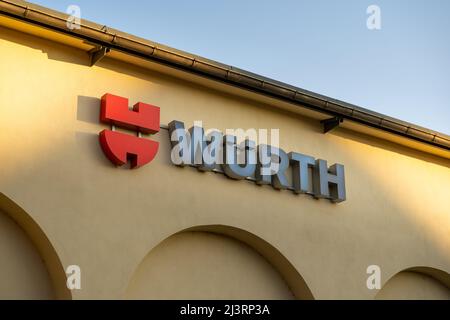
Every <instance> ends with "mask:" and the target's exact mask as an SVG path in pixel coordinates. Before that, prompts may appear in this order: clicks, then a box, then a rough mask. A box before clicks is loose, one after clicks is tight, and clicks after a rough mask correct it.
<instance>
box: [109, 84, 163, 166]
mask: <svg viewBox="0 0 450 320" xmlns="http://www.w3.org/2000/svg"><path fill="white" fill-rule="evenodd" d="M159 119H160V118H159V107H156V106H153V105H150V104H145V103H142V102H138V103H136V104H135V105H134V106H133V109H132V110H130V109H129V108H128V99H127V98H123V97H118V96H115V95H112V94H110V93H107V94H105V95H104V96H103V97H102V102H101V109H100V121H101V122H104V123H108V124H110V125H111V126H118V127H122V128H126V129H131V130H135V131H136V132H137V133H138V134H139V133H140V132H142V133H150V134H154V133H157V132H158V131H159ZM100 145H101V146H102V149H103V152H104V153H105V155H106V156H107V157H108V159H109V160H111V162H112V163H114V164H115V165H117V166H121V165H123V164H125V163H126V162H127V161H128V160H130V161H131V168H139V167H140V166H143V165H145V164H147V163H149V162H150V161H152V160H153V159H154V158H155V156H156V153H157V152H158V147H159V143H158V142H156V141H153V140H149V139H145V138H141V137H139V136H138V137H136V136H132V135H129V134H125V133H121V132H117V131H113V130H107V129H105V130H103V131H102V132H100Z"/></svg>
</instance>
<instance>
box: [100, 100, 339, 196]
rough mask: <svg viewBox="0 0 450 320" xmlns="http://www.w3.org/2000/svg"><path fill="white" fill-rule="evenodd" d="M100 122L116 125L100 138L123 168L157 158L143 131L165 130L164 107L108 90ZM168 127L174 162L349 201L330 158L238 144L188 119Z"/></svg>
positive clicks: (246, 142)
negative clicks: (132, 101) (123, 130)
mask: <svg viewBox="0 0 450 320" xmlns="http://www.w3.org/2000/svg"><path fill="white" fill-rule="evenodd" d="M100 121H101V122H104V123H108V124H110V125H111V129H112V130H107V129H105V130H103V131H102V132H100V137H99V138H100V144H101V147H102V149H103V152H104V153H105V155H106V156H107V157H108V159H109V160H111V162H112V163H114V164H115V165H117V166H121V165H123V164H125V163H126V162H127V161H128V160H130V161H131V168H138V167H140V166H143V165H144V164H146V163H149V162H150V161H152V160H153V159H154V158H155V156H156V153H157V152H158V147H159V144H158V142H156V141H153V140H150V139H147V138H142V137H141V136H140V133H148V134H154V133H157V132H159V127H160V124H159V121H160V110H159V108H158V107H156V106H153V105H150V104H145V103H142V102H138V103H136V104H135V105H134V106H133V109H130V108H129V107H128V99H126V98H122V97H118V96H115V95H112V94H109V93H107V94H105V95H104V96H103V97H102V99H101V109H100ZM114 126H118V127H121V128H126V129H130V130H134V131H136V132H137V136H133V135H130V134H126V133H121V132H117V131H114ZM168 128H169V139H170V143H171V145H172V150H171V160H172V163H173V164H175V165H178V166H186V165H189V166H193V167H196V168H197V169H198V170H200V171H213V170H214V171H215V172H222V173H224V174H225V175H226V176H227V177H229V178H231V179H235V180H244V179H246V180H252V181H255V183H256V184H268V185H272V187H273V188H275V189H289V190H292V191H294V192H295V193H305V194H309V195H313V196H314V197H316V198H326V199H329V200H331V201H333V202H342V201H345V200H346V193H345V177H344V166H343V165H341V164H337V163H336V164H334V165H332V166H330V167H328V165H327V162H326V161H325V160H322V159H315V158H313V157H310V156H308V155H304V154H301V153H297V152H289V153H286V152H285V151H284V150H283V149H281V148H277V147H274V146H271V145H266V144H259V145H256V143H255V142H254V141H252V140H250V139H245V140H244V141H243V142H241V143H238V142H237V138H236V136H234V135H224V134H222V132H219V131H217V130H213V131H211V132H209V133H208V134H205V130H204V129H203V127H202V126H201V125H200V126H194V127H192V128H190V129H189V130H186V129H185V127H184V123H183V122H181V121H176V120H174V121H172V122H170V123H169V125H168ZM289 177H290V178H291V179H290V180H291V181H292V183H290V182H289V179H288V178H289Z"/></svg>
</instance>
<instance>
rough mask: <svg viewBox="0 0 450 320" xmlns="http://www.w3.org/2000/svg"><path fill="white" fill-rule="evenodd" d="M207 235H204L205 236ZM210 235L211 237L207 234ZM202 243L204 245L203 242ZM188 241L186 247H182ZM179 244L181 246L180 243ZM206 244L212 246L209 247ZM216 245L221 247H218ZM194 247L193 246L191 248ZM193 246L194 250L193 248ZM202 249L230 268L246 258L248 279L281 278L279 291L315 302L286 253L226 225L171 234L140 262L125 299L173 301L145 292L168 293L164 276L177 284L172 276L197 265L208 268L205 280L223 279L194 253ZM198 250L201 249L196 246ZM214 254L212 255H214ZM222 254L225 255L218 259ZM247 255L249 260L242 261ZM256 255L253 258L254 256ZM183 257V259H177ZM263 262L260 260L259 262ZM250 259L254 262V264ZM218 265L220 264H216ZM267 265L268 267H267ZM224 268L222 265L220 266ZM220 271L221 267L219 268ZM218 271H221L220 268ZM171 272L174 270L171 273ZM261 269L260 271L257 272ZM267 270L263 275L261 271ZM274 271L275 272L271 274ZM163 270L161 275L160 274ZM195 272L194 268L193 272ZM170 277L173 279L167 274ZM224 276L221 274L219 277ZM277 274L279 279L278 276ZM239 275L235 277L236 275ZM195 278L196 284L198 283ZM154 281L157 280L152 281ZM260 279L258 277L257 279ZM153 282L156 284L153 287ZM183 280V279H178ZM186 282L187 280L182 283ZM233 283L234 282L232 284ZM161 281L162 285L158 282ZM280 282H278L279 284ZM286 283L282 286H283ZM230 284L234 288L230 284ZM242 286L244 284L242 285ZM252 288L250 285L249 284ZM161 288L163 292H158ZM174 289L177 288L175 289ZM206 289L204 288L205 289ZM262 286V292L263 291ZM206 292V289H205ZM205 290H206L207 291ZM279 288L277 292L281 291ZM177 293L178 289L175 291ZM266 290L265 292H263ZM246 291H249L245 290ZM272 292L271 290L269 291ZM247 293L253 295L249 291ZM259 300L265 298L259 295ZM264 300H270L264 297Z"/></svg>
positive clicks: (211, 266)
mask: <svg viewBox="0 0 450 320" xmlns="http://www.w3.org/2000/svg"><path fill="white" fill-rule="evenodd" d="M188 234H198V236H197V244H195V242H191V240H190V239H192V236H191V237H190V238H189V237H188ZM201 234H203V235H204V236H201ZM206 234H208V235H210V236H209V238H208V237H206V236H205V235H206ZM215 237H221V238H223V239H225V238H226V239H230V241H233V242H235V244H232V243H230V242H229V244H226V242H225V241H222V242H218V239H215ZM200 241H202V242H200ZM182 242H184V244H182ZM176 243H178V244H176ZM206 243H209V244H208V245H206ZM214 243H216V244H217V245H214ZM191 244H192V246H191ZM189 246H191V247H189ZM196 246H199V247H201V248H200V250H199V251H201V250H208V251H209V253H208V254H207V257H212V259H217V260H219V261H220V263H224V264H228V263H230V265H227V267H229V268H230V269H232V268H234V269H236V266H232V264H233V263H234V262H235V261H237V262H236V263H237V264H238V265H239V263H242V261H243V260H245V259H246V263H244V264H241V265H239V267H241V270H239V271H242V272H244V273H246V274H247V275H248V277H256V276H255V274H259V275H260V276H261V275H263V276H262V277H266V278H271V279H272V280H270V281H273V279H274V278H276V277H278V278H279V282H277V281H276V280H275V281H274V282H273V284H274V286H275V287H277V288H278V289H279V288H280V287H282V286H285V288H286V290H287V291H289V294H290V298H291V299H292V298H294V299H304V300H309V299H314V297H313V294H312V292H311V290H310V289H309V287H308V285H307V284H306V282H305V280H304V279H303V277H302V276H301V275H300V273H299V272H298V271H297V270H296V269H295V268H294V266H293V265H292V264H291V263H290V262H289V261H288V260H287V259H286V257H284V256H283V254H282V253H280V251H279V250H277V249H276V248H275V247H274V246H272V245H271V244H269V243H268V242H267V241H265V240H263V239H262V238H260V237H258V236H256V235H254V234H252V233H250V232H248V231H245V230H242V229H239V228H236V227H231V226H225V225H203V226H196V227H191V228H187V229H184V230H182V231H180V232H177V233H175V234H174V235H171V236H169V237H167V238H166V239H164V240H163V241H161V242H160V243H159V244H158V245H157V246H155V247H154V248H153V249H152V250H150V252H149V253H148V254H147V255H146V257H145V258H144V259H143V260H142V261H141V262H140V263H139V265H138V267H137V268H136V270H135V271H134V272H133V274H132V276H131V279H130V281H129V284H128V287H127V289H126V293H125V298H131V299H142V298H152V299H155V298H156V299H160V298H161V299H165V298H173V295H171V296H170V297H167V296H164V294H162V295H160V294H158V295H153V293H151V294H150V297H148V296H145V294H143V292H144V291H145V290H147V289H146V288H149V287H151V286H152V290H161V291H164V290H166V289H167V288H164V283H162V281H166V280H161V277H164V278H165V279H168V280H167V281H169V282H175V281H177V280H176V279H171V278H170V274H172V275H174V278H176V277H179V276H180V275H179V274H178V273H180V272H182V271H183V268H185V267H186V264H187V267H186V268H195V266H200V268H207V270H205V277H208V275H207V274H209V275H211V272H213V273H212V274H214V272H216V273H215V274H214V275H216V276H223V275H222V272H223V270H224V269H221V270H216V271H211V268H213V270H215V269H214V268H215V267H216V268H217V267H218V266H217V264H216V265H215V267H214V263H212V261H208V258H207V257H205V256H201V255H197V252H195V251H191V250H195V248H192V247H196ZM232 247H234V248H239V249H238V250H240V251H239V252H237V251H236V252H235V251H233V250H235V249H232ZM196 248H198V247H196ZM181 250H184V251H183V254H180V255H178V254H177V253H174V252H175V251H178V252H181ZM189 252H193V253H194V255H196V257H191V256H189ZM211 254H212V255H211ZM218 255H221V256H218ZM245 255H247V258H245V259H241V258H242V257H244V256H245ZM168 256H171V257H170V258H167V257H168ZM186 256H187V257H189V258H188V259H187V260H189V261H187V262H186V261H184V259H185V258H186ZM250 256H252V257H250ZM178 257H179V259H180V260H177V259H178ZM198 258H201V259H202V261H198ZM163 259H166V260H170V261H169V262H166V263H161V262H160V260H163ZM191 259H197V260H191ZM258 259H260V260H258ZM250 260H251V261H253V262H251V263H250ZM216 262H217V261H216ZM155 265H157V266H155ZM264 265H266V266H264ZM220 266H221V265H220ZM252 267H255V269H253V270H252ZM152 268H157V269H154V270H151V271H149V270H148V269H152ZM219 268H220V267H219ZM219 268H218V269H219ZM168 269H170V270H169V271H168ZM256 269H258V270H256ZM263 269H264V270H265V271H264V272H262V271H261V270H263ZM268 269H270V270H271V271H269V270H268ZM161 270H164V271H162V272H161V273H164V274H159V272H160V271H161ZM191 270H192V269H191ZM167 273H168V274H169V276H168V275H167ZM219 274H220V275H219ZM225 274H226V272H225ZM275 274H276V276H274V275H275ZM233 275H235V274H233ZM239 277H241V279H244V280H245V281H246V280H247V279H246V278H245V275H244V278H242V274H241V275H237V277H236V278H238V279H239ZM194 278H195V277H193V279H192V281H194V282H195V281H196V280H195V279H194ZM236 278H234V279H233V281H236ZM152 279H153V280H152ZM255 279H256V278H255ZM260 279H261V282H264V281H266V280H268V279H264V278H260ZM152 281H154V282H153V284H152ZM178 281H180V280H178ZM181 281H183V280H181ZM231 281H232V280H231V279H230V282H231ZM155 282H158V283H155ZM275 282H277V283H275ZM281 282H282V283H283V284H282V285H281V284H280V283H281ZM226 284H227V285H231V284H229V283H227V282H226ZM184 285H186V286H188V287H189V286H191V285H192V284H191V283H188V284H184ZM240 285H241V286H242V285H243V284H240ZM247 285H248V283H247ZM158 286H159V288H160V289H157V287H158ZM170 286H173V284H172V283H171V284H170ZM192 287H193V288H197V287H196V285H195V284H193V285H192ZM173 288H176V286H174V287H173ZM202 288H203V287H202ZM241 288H243V289H246V288H247V287H245V286H244V287H241ZM262 288H263V286H262V287H260V289H262ZM203 289H204V288H203ZM203 289H202V290H203ZM278 289H277V290H278ZM171 290H172V291H170V292H173V290H176V289H171ZM208 290H213V289H212V288H207V289H206V291H207V292H208ZM262 290H264V289H262ZM244 291H245V290H244ZM268 291H270V289H269V290H268ZM246 292H249V291H248V290H247V291H246ZM211 296H212V298H217V295H214V294H212V295H209V294H205V296H195V297H194V299H201V298H203V299H205V298H206V299H208V298H211ZM179 298H180V299H190V298H191V297H189V296H188V297H185V296H181V297H175V299H179ZM227 298H229V297H223V296H219V299H227ZM257 298H261V297H260V296H258V297H257ZM285 298H287V297H286V296H283V295H278V296H277V297H275V298H274V297H270V299H285ZM238 299H252V297H242V296H239V297H238ZM262 299H266V298H265V297H263V298H262Z"/></svg>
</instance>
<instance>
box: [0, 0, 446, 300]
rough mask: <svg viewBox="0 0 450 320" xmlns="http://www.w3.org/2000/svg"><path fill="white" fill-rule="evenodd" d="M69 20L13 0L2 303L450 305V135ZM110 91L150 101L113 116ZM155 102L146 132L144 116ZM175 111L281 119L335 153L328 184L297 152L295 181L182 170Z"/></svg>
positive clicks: (0, 139) (5, 52) (318, 152)
mask: <svg viewBox="0 0 450 320" xmlns="http://www.w3.org/2000/svg"><path fill="white" fill-rule="evenodd" d="M66 21H67V17H66V16H65V15H63V14H60V13H57V12H54V11H51V10H49V9H45V8H42V7H39V6H35V5H31V4H25V3H24V2H21V1H0V128H1V130H0V150H1V151H0V152H1V155H2V156H1V161H0V164H1V169H0V230H1V231H0V239H1V240H0V254H1V256H2V259H1V260H0V270H1V271H2V272H0V298H2V299H14V298H19V299H21V298H23V299H52V298H56V299H128V298H131V299H135V298H137V299H180V298H181V299H422V298H423V299H449V298H450V275H449V272H450V169H449V168H450V140H449V137H448V136H446V135H444V134H441V133H437V132H434V131H431V130H428V129H424V128H420V127H418V126H414V125H412V124H408V123H405V122H403V121H400V120H397V119H392V118H389V117H386V116H384V115H380V114H377V113H374V112H372V111H369V110H366V109H362V108H359V107H356V106H352V105H349V104H345V103H343V102H339V101H336V100H333V99H330V98H328V97H323V96H320V95H317V94H314V93H311V92H307V91H304V90H301V89H299V88H294V87H291V86H288V85H285V84H282V83H279V82H276V81H273V80H270V79H266V78H263V77H261V76H258V75H254V74H251V73H248V72H245V71H243V70H239V69H236V68H232V67H229V66H226V65H223V64H220V63H217V62H214V61H210V60H207V59H204V58H201V57H196V56H193V55H190V54H188V53H183V52H180V51H177V50H174V49H171V48H167V47H165V46H161V45H159V44H155V43H153V42H150V41H147V40H144V39H139V38H136V37H133V36H131V35H127V34H125V33H122V32H119V31H116V30H113V29H110V28H105V27H104V26H99V25H97V24H94V23H90V22H87V21H82V22H81V25H80V26H79V27H80V28H78V29H77V28H75V29H70V28H68V27H67V26H66ZM105 94H111V95H113V96H117V97H123V98H126V99H128V102H126V103H127V105H126V107H128V105H129V106H132V105H134V104H136V103H138V102H140V103H142V105H141V107H140V109H139V110H138V109H135V110H134V113H133V114H131V113H129V114H128V115H130V118H129V119H127V120H126V121H125V120H124V121H120V119H118V118H114V117H115V116H114V115H105V116H104V117H103V118H102V117H101V116H100V113H101V109H102V97H104V96H105ZM144 104H145V105H144ZM149 105H151V106H154V107H157V108H158V109H157V110H158V112H159V114H158V115H156V113H152V116H151V118H152V119H153V120H154V119H157V120H158V123H157V128H154V127H152V128H153V129H152V130H150V129H149V130H147V131H146V130H143V128H146V125H145V124H139V123H138V122H139V120H138V119H134V118H133V119H132V117H133V116H134V115H136V114H138V113H139V112H141V111H142V113H141V114H143V112H144V111H143V110H146V109H145V108H146V107H148V106H149ZM105 108H107V107H105ZM149 108H150V107H149ZM149 110H150V109H149ZM155 110H156V109H155ZM122 111H124V110H122ZM128 112H132V111H128ZM124 114H127V112H126V111H124ZM118 117H119V118H120V116H118ZM173 121H178V122H182V123H183V124H184V126H185V129H186V130H187V129H188V128H190V127H191V126H193V125H194V122H196V121H202V125H203V127H204V129H205V130H206V129H210V128H215V129H217V130H219V131H221V132H226V130H227V129H229V128H242V129H244V130H247V129H250V128H254V129H257V130H259V129H267V130H269V131H270V130H271V129H279V147H280V148H281V149H283V150H284V151H285V152H286V154H289V152H294V153H298V154H301V155H308V156H310V157H311V158H313V160H314V161H318V160H320V159H321V160H326V163H325V165H326V167H325V173H323V172H322V176H317V177H318V178H317V179H318V180H317V181H318V182H317V183H318V184H319V185H320V184H321V183H325V184H324V188H326V189H327V188H329V190H328V191H329V194H328V195H327V194H324V193H321V192H319V191H318V190H319V189H317V188H320V186H318V185H315V184H314V182H313V181H314V179H315V178H314V177H315V174H316V172H318V171H317V170H318V166H319V164H318V163H319V162H314V163H313V164H311V165H309V167H310V168H309V169H307V170H308V173H310V174H309V175H307V176H309V177H308V183H307V184H306V187H305V188H306V189H305V190H303V189H301V188H300V186H297V187H296V186H295V181H294V180H295V177H296V174H297V175H298V174H299V173H298V172H297V173H296V171H295V170H296V169H295V162H293V160H292V158H290V160H289V161H290V164H291V166H290V168H289V169H286V170H287V171H286V172H287V173H286V178H287V183H288V187H287V188H284V185H283V183H281V182H279V181H278V182H274V181H275V180H274V179H272V180H270V178H269V184H273V185H274V187H272V186H270V185H266V184H265V183H257V182H258V181H261V180H258V177H256V176H251V177H250V176H249V177H244V179H241V178H239V177H235V178H234V179H233V178H230V174H229V173H227V172H225V171H226V170H220V168H221V167H220V166H219V167H217V168H215V169H214V170H210V171H208V170H206V171H204V170H199V169H198V168H195V166H189V165H186V166H179V165H175V164H174V163H173V158H172V147H173V146H172V145H173V142H172V143H171V134H170V133H173V130H171V128H170V125H169V124H171V123H172V124H173ZM127 123H128V124H131V125H130V126H127V125H126V124H127ZM103 130H106V132H113V133H112V134H111V135H114V134H117V135H118V136H121V137H126V138H123V139H124V140H120V139H119V140H114V139H115V138H110V139H112V140H108V138H105V139H106V140H105V141H106V142H104V144H102V143H101V139H100V138H99V137H100V136H101V135H100V133H101V132H102V131H103ZM324 131H327V132H326V133H324ZM128 137H133V139H132V138H128ZM126 139H130V142H129V144H127V143H128V142H125V140H126ZM136 139H137V140H138V141H141V142H142V141H143V140H145V141H146V142H145V143H149V142H148V141H152V142H155V144H154V145H155V146H156V147H155V148H156V149H157V150H156V151H155V153H154V154H153V155H149V156H148V158H146V156H147V155H146V152H147V151H145V150H148V149H145V148H146V145H144V143H141V142H136V144H134V143H135V142H133V141H135V140H136ZM131 140H132V141H131ZM126 141H128V140H126ZM140 143H141V144H142V148H144V151H142V153H139V152H141V151H140V150H134V151H132V150H131V149H132V148H134V147H136V148H138V149H139V148H140V147H139V146H138V145H140ZM115 144H116V145H115ZM120 148H124V149H123V150H121V151H117V150H118V149H120ZM127 148H128V149H127ZM130 148H131V149H130ZM120 152H122V154H121V155H119V153H120ZM127 152H128V153H127ZM124 157H125V161H127V160H131V164H130V163H128V164H125V165H122V166H120V164H121V162H120V161H121V159H122V160H123V158H124ZM149 159H150V160H149ZM113 160H114V161H116V162H114V161H113ZM140 161H143V162H142V163H141V162H140ZM146 161H148V163H145V162H146ZM133 163H134V164H136V163H137V164H142V165H141V166H139V165H138V167H139V168H134V169H132V168H131V167H132V166H133ZM333 164H340V165H342V166H343V168H345V173H343V175H344V176H345V185H341V186H338V187H337V189H336V186H337V185H336V184H335V183H333V181H331V180H330V181H328V180H323V179H325V178H324V177H325V175H326V179H328V178H329V179H333V177H336V176H337V173H336V171H333V167H332V165H333ZM305 172H306V171H304V172H303V173H305ZM321 179H322V180H321ZM300 180H301V179H300ZM300 180H297V184H298V183H299V182H301V181H305V180H301V181H300ZM310 180H313V181H310ZM324 181H325V182H324ZM327 181H328V182H327ZM277 183H278V184H277ZM280 183H281V184H280ZM311 185H312V187H311ZM311 188H312V189H311ZM339 188H341V189H342V190H344V191H345V196H343V195H340V196H338V195H337V194H336V192H339ZM342 190H341V191H342ZM324 192H325V191H324ZM70 266H78V267H79V271H80V283H81V287H80V288H72V290H69V289H68V287H67V277H68V275H69V276H70V275H71V273H70V270H72V269H71V268H70ZM378 276H379V277H378ZM378 280H379V287H378V285H377V281H378ZM374 286H375V287H374Z"/></svg>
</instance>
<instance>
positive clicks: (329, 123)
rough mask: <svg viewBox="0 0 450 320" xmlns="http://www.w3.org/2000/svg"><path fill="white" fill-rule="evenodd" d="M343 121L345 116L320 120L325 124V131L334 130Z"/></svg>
mask: <svg viewBox="0 0 450 320" xmlns="http://www.w3.org/2000/svg"><path fill="white" fill-rule="evenodd" d="M342 122H344V118H342V117H338V116H336V117H333V118H330V119H325V120H322V121H320V123H322V124H323V133H327V132H329V131H331V130H333V129H334V128H336V127H338V126H339V124H340V123H342Z"/></svg>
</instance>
